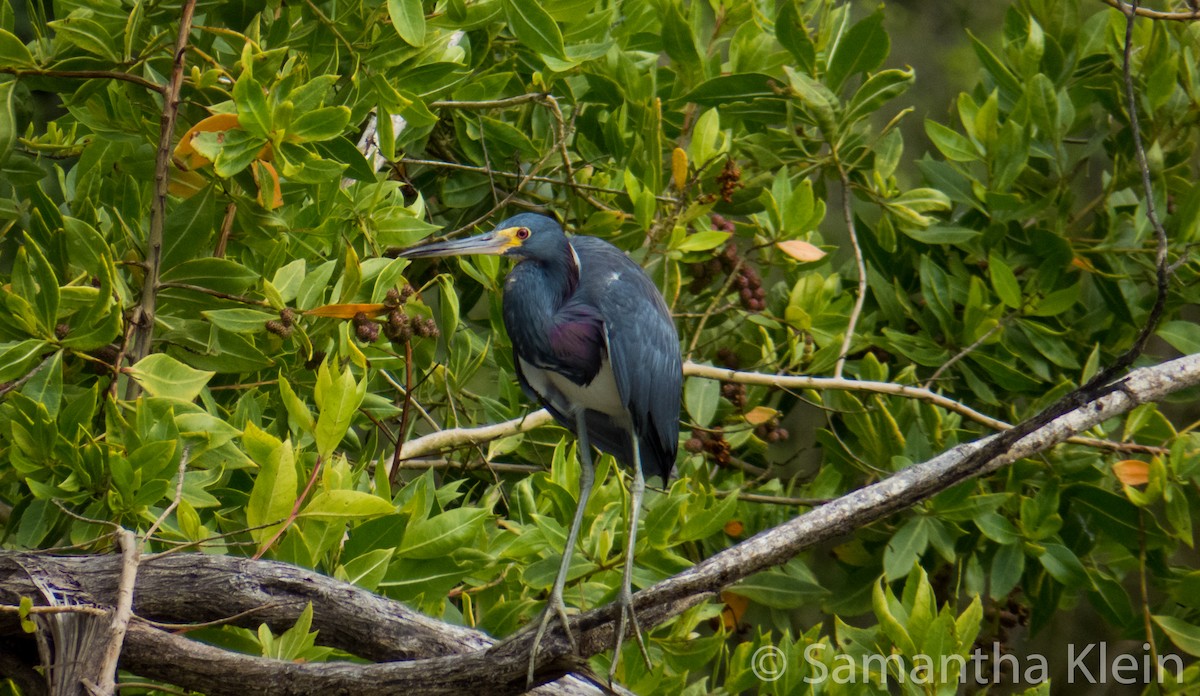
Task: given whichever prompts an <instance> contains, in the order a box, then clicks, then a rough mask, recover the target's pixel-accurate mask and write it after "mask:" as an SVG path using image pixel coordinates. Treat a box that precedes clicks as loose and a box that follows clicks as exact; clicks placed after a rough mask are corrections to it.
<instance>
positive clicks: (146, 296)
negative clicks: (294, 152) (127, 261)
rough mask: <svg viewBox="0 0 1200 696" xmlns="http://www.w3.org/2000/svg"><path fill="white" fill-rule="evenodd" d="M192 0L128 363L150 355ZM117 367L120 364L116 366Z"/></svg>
mask: <svg viewBox="0 0 1200 696" xmlns="http://www.w3.org/2000/svg"><path fill="white" fill-rule="evenodd" d="M195 10H196V0H185V2H184V3H183V10H182V11H181V13H180V17H179V38H178V39H177V40H176V42H175V53H174V59H173V61H172V65H171V76H170V78H169V79H168V80H167V84H166V85H165V86H164V88H163V90H162V92H163V111H162V120H161V123H160V131H159V137H158V152H157V154H156V156H155V160H154V197H153V198H152V199H151V201H150V230H149V232H148V233H147V234H146V262H147V267H146V278H145V281H144V282H143V285H142V299H141V303H140V304H139V305H138V306H137V307H136V308H135V310H134V321H133V323H134V324H135V325H136V326H137V328H136V330H135V335H134V343H133V353H132V355H131V356H130V358H131V361H132V362H134V363H136V362H137V361H139V360H141V359H142V358H144V357H146V356H147V355H149V354H150V344H151V341H152V340H153V338H154V314H155V309H156V307H157V304H158V277H159V269H160V267H161V265H162V245H163V228H164V227H165V225H166V220H167V185H168V184H169V183H170V180H171V141H172V140H173V139H174V137H175V118H176V116H178V115H179V90H180V87H181V86H182V85H183V66H184V63H185V62H186V59H187V44H188V34H189V33H191V31H192V16H193V14H194V12H195ZM117 367H118V368H119V367H120V365H118V366H117ZM140 391H141V388H140V387H139V386H138V383H137V380H132V379H131V380H129V383H128V385H127V386H126V393H125V396H126V398H130V399H133V398H136V397H137V395H138V394H139V393H140Z"/></svg>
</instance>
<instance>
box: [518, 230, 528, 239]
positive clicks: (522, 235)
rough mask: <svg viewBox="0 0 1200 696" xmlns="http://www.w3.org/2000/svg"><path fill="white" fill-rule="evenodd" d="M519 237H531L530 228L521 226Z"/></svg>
mask: <svg viewBox="0 0 1200 696" xmlns="http://www.w3.org/2000/svg"><path fill="white" fill-rule="evenodd" d="M517 239H529V228H528V227H521V228H518V229H517Z"/></svg>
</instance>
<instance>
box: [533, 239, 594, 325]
mask: <svg viewBox="0 0 1200 696" xmlns="http://www.w3.org/2000/svg"><path fill="white" fill-rule="evenodd" d="M523 263H532V264H535V265H536V266H537V268H538V270H539V271H540V272H541V274H542V277H543V281H542V282H543V283H544V287H545V289H546V290H547V291H548V292H549V296H550V297H551V298H552V303H553V304H554V305H555V306H554V307H553V309H554V310H557V309H558V308H559V307H561V306H562V305H563V304H566V302H567V300H569V299H570V298H571V295H574V294H575V289H576V288H577V287H579V270H580V269H579V256H578V255H576V253H575V250H574V249H573V248H571V243H570V242H569V241H568V240H566V239H564V240H563V244H562V248H561V249H559V253H557V254H554V255H553V256H551V257H550V258H548V259H537V260H533V259H530V260H528V261H524V262H523Z"/></svg>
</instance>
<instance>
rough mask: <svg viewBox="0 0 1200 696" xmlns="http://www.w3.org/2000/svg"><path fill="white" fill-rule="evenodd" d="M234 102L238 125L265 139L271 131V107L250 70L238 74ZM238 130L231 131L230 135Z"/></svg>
mask: <svg viewBox="0 0 1200 696" xmlns="http://www.w3.org/2000/svg"><path fill="white" fill-rule="evenodd" d="M233 103H234V105H236V106H237V111H238V125H240V126H241V127H242V128H243V129H245V131H246V133H248V134H249V135H251V136H253V137H254V138H258V139H265V138H267V137H268V136H269V135H270V133H271V109H270V108H269V107H268V106H267V96H266V94H265V93H264V92H263V87H262V85H260V84H259V83H258V82H257V81H255V79H254V77H253V76H252V75H251V73H250V72H249V71H245V72H243V73H242V74H241V75H240V76H238V79H237V82H235V83H234V84H233ZM236 133H237V131H229V133H228V137H232V136H233V135H235V134H236ZM247 164H248V163H247Z"/></svg>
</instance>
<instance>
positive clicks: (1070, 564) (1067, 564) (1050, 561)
mask: <svg viewBox="0 0 1200 696" xmlns="http://www.w3.org/2000/svg"><path fill="white" fill-rule="evenodd" d="M1038 560H1039V561H1041V563H1042V567H1043V568H1045V569H1046V572H1047V573H1049V574H1050V577H1052V578H1054V579H1055V580H1057V581H1058V582H1059V583H1060V584H1062V585H1063V586H1065V587H1071V588H1091V587H1092V582H1091V580H1090V579H1089V578H1088V574H1087V570H1085V569H1084V567H1083V564H1082V563H1080V562H1079V557H1078V556H1076V555H1075V554H1074V553H1073V552H1072V551H1071V550H1070V549H1068V548H1067V547H1065V546H1063V545H1062V544H1046V546H1045V550H1044V552H1043V553H1042V555H1041V556H1038Z"/></svg>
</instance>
